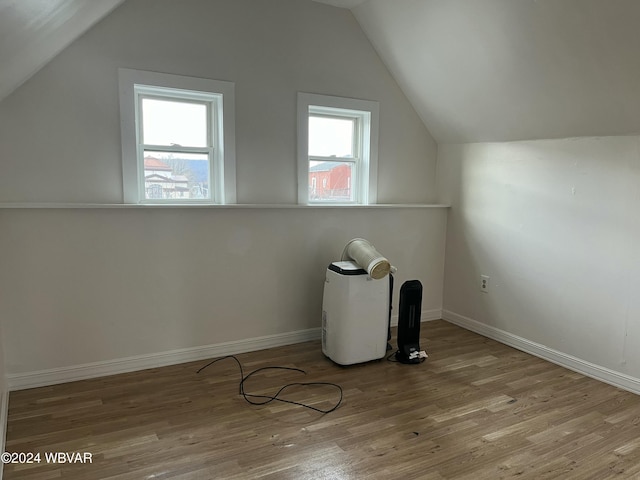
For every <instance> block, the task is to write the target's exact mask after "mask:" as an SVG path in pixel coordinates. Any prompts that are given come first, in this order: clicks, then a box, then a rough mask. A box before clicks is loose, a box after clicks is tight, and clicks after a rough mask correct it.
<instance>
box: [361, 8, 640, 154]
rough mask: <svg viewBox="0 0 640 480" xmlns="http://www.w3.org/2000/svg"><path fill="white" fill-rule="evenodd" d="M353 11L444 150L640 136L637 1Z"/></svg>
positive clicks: (639, 45) (365, 9) (639, 47)
mask: <svg viewBox="0 0 640 480" xmlns="http://www.w3.org/2000/svg"><path fill="white" fill-rule="evenodd" d="M352 12H353V13H354V15H355V16H356V18H357V20H358V22H359V23H360V25H361V26H362V28H363V30H364V31H365V32H366V34H367V36H368V37H369V39H370V41H371V42H372V43H373V45H374V47H375V48H376V50H377V51H378V53H379V55H380V56H381V58H382V59H383V61H384V62H385V63H386V65H387V67H388V68H389V70H390V71H391V72H392V74H393V75H394V76H395V78H396V80H397V81H398V83H399V84H400V86H401V87H402V88H403V90H404V92H405V94H406V95H407V97H408V98H409V100H410V101H411V102H412V104H413V106H414V108H415V109H416V111H417V112H418V114H419V115H420V116H421V118H422V120H423V121H424V123H425V125H426V126H427V128H428V129H429V130H430V132H431V133H432V135H433V136H434V138H435V139H436V140H437V141H438V143H443V142H444V143H461V142H479V141H509V140H521V139H538V138H564V137H576V136H601V135H624V134H633V133H639V132H640V28H638V26H639V25H640V1H638V0H517V1H514V0H393V1H389V0H368V1H366V2H365V3H363V4H361V5H359V6H356V7H355V8H353V9H352Z"/></svg>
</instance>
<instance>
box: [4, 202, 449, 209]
mask: <svg viewBox="0 0 640 480" xmlns="http://www.w3.org/2000/svg"><path fill="white" fill-rule="evenodd" d="M449 207H450V205H445V204H424V203H384V204H375V205H337V204H336V205H318V204H313V205H298V204H294V203H278V204H262V203H234V204H228V205H208V204H207V205H198V204H161V205H140V204H129V203H0V209H103V208H111V209H151V210H163V209H168V208H169V209H175V208H187V209H214V210H225V209H226V210H243V209H272V210H277V209H337V210H344V209H374V210H375V209H385V208H399V209H405V208H449Z"/></svg>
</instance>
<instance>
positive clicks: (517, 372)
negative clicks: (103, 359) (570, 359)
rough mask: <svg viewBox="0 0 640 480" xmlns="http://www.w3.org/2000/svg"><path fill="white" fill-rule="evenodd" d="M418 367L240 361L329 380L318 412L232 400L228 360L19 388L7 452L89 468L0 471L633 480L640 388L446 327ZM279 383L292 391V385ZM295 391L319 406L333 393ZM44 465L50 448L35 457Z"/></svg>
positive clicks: (12, 475)
mask: <svg viewBox="0 0 640 480" xmlns="http://www.w3.org/2000/svg"><path fill="white" fill-rule="evenodd" d="M421 345H422V347H423V348H424V347H426V349H427V350H428V352H429V359H428V360H427V361H426V362H425V363H422V364H420V365H402V364H398V363H391V362H387V361H384V360H383V361H377V362H370V363H367V364H361V365H353V366H350V367H339V366H337V365H335V364H333V363H332V362H330V361H329V360H327V359H326V358H325V357H323V355H322V353H321V351H320V344H319V342H308V343H304V344H298V345H293V346H288V347H282V348H274V349H270V350H264V351H261V352H256V353H253V354H242V355H238V358H239V359H240V360H241V362H242V363H243V365H244V366H245V369H246V370H245V373H246V372H248V371H250V370H253V369H255V368H259V367H262V366H268V365H280V366H295V367H299V368H302V369H304V370H306V371H307V374H306V375H302V374H299V373H295V372H286V371H269V372H263V373H260V374H258V375H256V377H254V378H251V379H250V380H249V381H248V382H247V385H246V389H247V391H251V392H273V391H275V390H276V389H277V388H279V387H280V386H282V385H283V384H285V383H289V382H299V381H328V382H335V383H338V384H340V385H341V386H342V388H343V389H344V400H343V402H342V405H341V406H340V407H339V408H338V409H337V410H336V411H334V412H332V413H329V414H326V415H323V414H320V413H316V412H313V411H310V410H307V409H304V408H302V407H298V406H295V405H289V404H276V403H272V404H269V405H267V406H261V407H256V406H251V405H249V404H247V403H246V402H245V401H244V400H243V399H242V398H241V397H240V396H239V395H238V382H239V372H238V368H237V366H236V364H235V363H234V362H233V361H231V360H225V361H223V362H220V363H217V364H215V365H213V366H211V367H209V368H208V369H206V370H204V371H203V372H202V373H200V374H197V373H196V370H197V369H198V368H199V367H201V366H202V365H204V364H206V363H207V362H206V361H204V362H195V363H189V364H182V365H176V366H171V367H164V368H158V369H152V370H146V371H142V372H136V373H130V374H122V375H116V376H111V377H104V378H100V379H94V380H85V381H81V382H74V383H69V384H64V385H57V386H52V387H45V388H37V389H31V390H24V391H18V392H12V393H11V395H10V403H9V420H8V432H7V451H9V452H89V453H91V454H92V460H93V463H91V464H47V463H46V462H44V461H43V462H42V463H40V464H31V465H14V464H10V465H5V471H4V478H5V480H14V479H32V480H47V479H57V478H63V479H69V480H75V479H81V480H92V479H112V480H115V479H118V480H125V479H136V480H138V479H170V480H194V479H203V480H204V479H243V480H244V479H254V478H261V479H278V480H279V479H297V480H301V479H302V480H304V479H314V480H315V479H340V480H341V479H361V478H363V479H364V478H374V479H403V480H408V479H425V480H436V479H456V480H466V479H473V480H478V479H491V480H494V479H502V478H518V479H551V478H559V479H567V480H571V479H576V480H587V479H594V480H603V479H609V478H640V397H639V396H636V395H634V394H631V393H628V392H625V391H622V390H619V389H616V388H614V387H611V386H608V385H606V384H603V383H600V382H598V381H595V380H592V379H589V378H586V377H584V376H582V375H579V374H577V373H574V372H571V371H569V370H565V369H563V368H561V367H558V366H555V365H553V364H550V363H548V362H545V361H543V360H540V359H538V358H535V357H532V356H530V355H527V354H525V353H522V352H519V351H517V350H514V349H512V348H509V347H506V346H504V345H501V344H499V343H497V342H495V341H493V340H489V339H486V338H484V337H481V336H479V335H476V334H474V333H471V332H468V331H465V330H463V329H461V328H459V327H456V326H454V325H450V324H448V323H446V322H444V321H435V322H428V323H424V324H423V325H422V340H421ZM285 393H287V392H285ZM286 398H290V399H293V400H298V401H303V402H308V403H312V404H313V405H315V406H319V407H322V408H327V407H330V406H331V404H332V403H333V402H335V401H336V400H337V395H336V392H335V390H333V389H330V388H327V387H316V388H296V389H292V390H291V391H289V392H288V393H287V397H286ZM43 460H44V457H43Z"/></svg>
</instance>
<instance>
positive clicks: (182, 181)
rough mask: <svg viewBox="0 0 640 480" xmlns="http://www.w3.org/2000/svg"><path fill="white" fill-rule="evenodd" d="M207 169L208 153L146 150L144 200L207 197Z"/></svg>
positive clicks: (208, 194)
mask: <svg viewBox="0 0 640 480" xmlns="http://www.w3.org/2000/svg"><path fill="white" fill-rule="evenodd" d="M209 169H210V162H209V156H208V155H207V154H200V153H198V154H193V153H191V154H189V153H175V152H152V151H149V150H145V152H144V190H145V199H147V200H174V199H175V200H189V199H192V200H194V199H195V200H200V199H210V198H211V189H210V188H209Z"/></svg>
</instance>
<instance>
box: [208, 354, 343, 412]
mask: <svg viewBox="0 0 640 480" xmlns="http://www.w3.org/2000/svg"><path fill="white" fill-rule="evenodd" d="M228 358H231V359H233V360H235V362H236V363H237V364H238V367H239V368H240V384H239V393H240V395H242V397H243V398H244V399H245V401H246V402H247V403H250V404H251V405H266V404H267V403H270V402H273V401H278V402H283V403H290V404H292V405H298V406H300V407H305V408H308V409H310V410H315V411H316V412H320V413H331V412H333V411H334V410H336V409H337V408H338V407H339V406H340V404H341V403H342V387H341V386H340V385H338V384H335V383H330V382H304V383H300V382H295V383H288V384H286V385H285V386H283V387H282V388H280V389H279V390H278V391H277V392H276V394H275V395H257V394H254V393H247V392H246V391H245V382H246V381H247V380H248V379H249V378H250V377H252V376H253V375H255V374H256V373H258V372H262V371H265V370H289V371H292V372H299V373H303V374H305V375H306V374H307V372H305V371H304V370H302V369H300V368H295V367H262V368H258V369H257V370H254V371H253V372H251V373H249V374H247V375H246V376H245V374H244V369H243V368H242V364H241V363H240V360H238V359H237V358H236V357H235V356H234V355H227V356H226V357H220V358H216V359H215V360H212V361H210V362H209V363H207V364H206V365H205V366H204V367H201V368H199V369H198V371H197V372H196V373H200V372H201V371H202V370H204V369H205V368H207V367H209V366H211V365H213V364H214V363H216V362H219V361H221V360H226V359H228ZM294 386H303V387H305V386H329V387H333V388H336V389H337V390H338V392H339V393H340V398H339V400H338V402H337V403H336V404H335V405H334V406H333V407H331V408H330V409H328V410H323V409H321V408H316V407H314V406H312V405H307V404H304V403H300V402H294V401H293V400H287V399H286V398H280V396H279V395H280V394H281V393H282V392H284V391H285V390H286V389H287V388H290V387H294ZM254 398H255V399H261V400H260V401H256V400H252V399H254Z"/></svg>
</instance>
